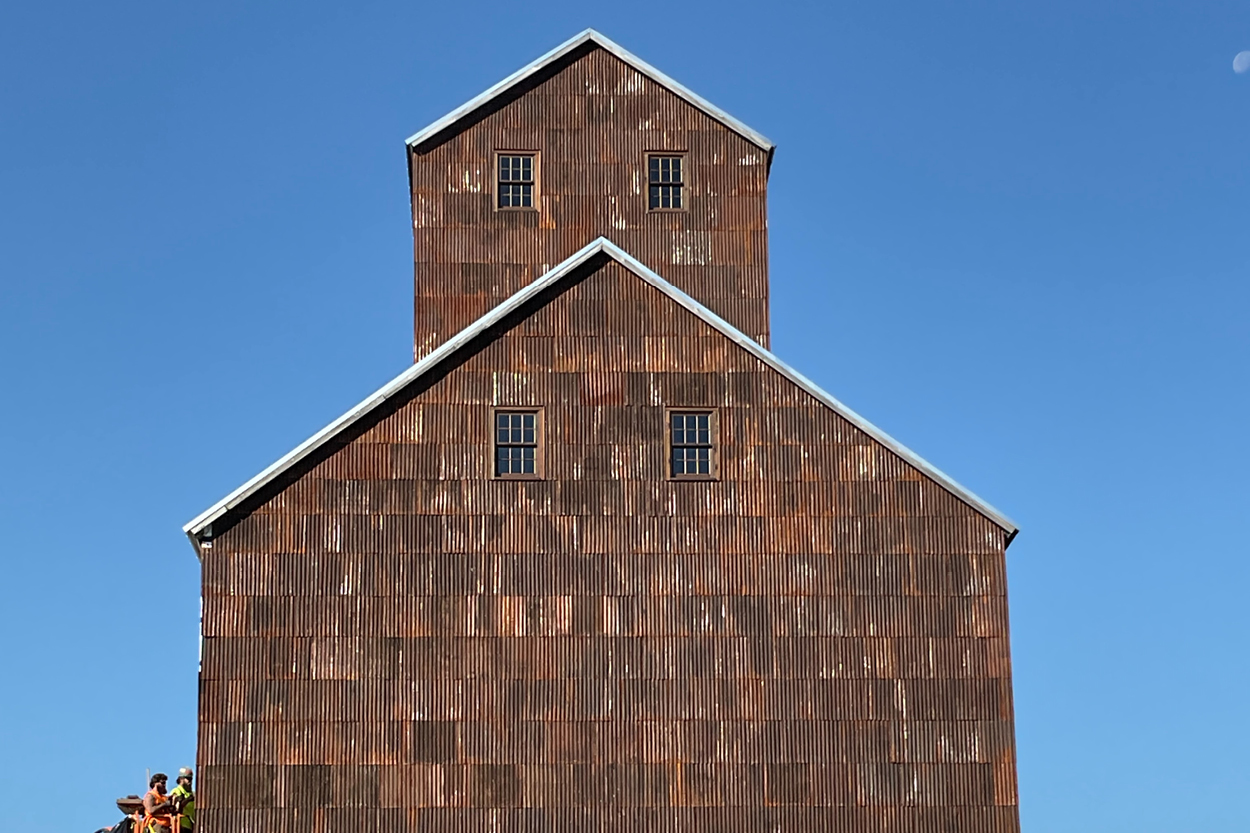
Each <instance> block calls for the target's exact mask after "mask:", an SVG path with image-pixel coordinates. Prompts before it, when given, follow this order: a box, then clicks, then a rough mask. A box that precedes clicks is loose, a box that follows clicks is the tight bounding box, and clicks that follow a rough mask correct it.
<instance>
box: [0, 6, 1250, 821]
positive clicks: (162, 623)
mask: <svg viewBox="0 0 1250 833" xmlns="http://www.w3.org/2000/svg"><path fill="white" fill-rule="evenodd" d="M586 26H594V27H596V28H598V29H600V30H601V31H603V32H604V33H605V34H607V35H608V36H609V37H611V38H614V39H615V40H617V41H619V42H620V43H621V44H622V45H624V46H625V47H626V48H628V49H630V50H632V51H634V52H635V53H637V54H638V55H639V56H641V57H642V58H643V59H645V60H647V61H650V62H651V63H653V64H655V65H656V66H658V67H660V68H661V69H663V70H664V71H665V72H667V73H668V74H670V75H672V76H673V77H674V78H677V79H678V80H680V81H681V82H683V83H685V84H686V85H688V86H690V87H691V88H693V89H694V90H696V91H698V92H699V93H701V94H702V95H704V96H705V97H707V98H708V99H710V100H712V101H713V102H716V103H717V104H718V105H720V106H722V107H723V108H725V109H726V110H728V111H729V112H731V113H733V114H734V115H735V116H737V117H739V118H741V119H742V120H744V121H745V122H747V123H748V124H750V125H752V126H753V127H755V128H757V129H759V130H760V131H761V132H763V133H764V134H766V135H767V136H769V137H770V138H772V139H773V140H774V141H776V142H777V143H778V145H779V147H778V151H777V156H776V161H775V164H774V166H773V175H772V189H771V213H770V221H771V228H772V281H773V301H774V304H773V331H774V334H775V335H774V339H775V340H774V347H775V349H776V351H777V352H778V353H779V354H780V355H781V356H782V358H784V359H785V360H787V361H789V362H790V363H792V364H794V365H795V366H797V367H798V368H799V369H801V370H802V371H803V372H804V373H806V374H808V375H809V376H811V377H812V378H813V379H815V380H816V381H817V382H818V383H820V384H821V385H822V386H824V387H826V388H827V389H828V390H830V391H831V392H832V393H833V394H834V395H835V396H838V397H839V398H841V399H842V400H843V401H845V402H846V403H848V404H849V405H850V406H851V407H853V408H855V409H856V410H858V411H859V412H861V413H862V414H864V415H865V416H867V417H868V418H869V419H871V420H873V421H874V422H876V423H877V424H878V425H880V426H882V427H883V428H884V429H885V430H887V431H889V432H890V433H892V434H893V435H894V436H896V437H898V438H899V439H901V440H902V441H903V442H905V443H906V444H908V445H909V446H911V447H912V448H914V449H915V450H917V451H918V452H919V453H920V454H922V455H924V456H925V457H926V458H928V459H929V460H931V461H932V462H933V463H935V464H936V465H937V466H939V467H940V468H942V469H944V470H946V471H947V472H949V473H950V474H951V475H952V476H954V477H955V478H956V479H958V480H959V481H961V482H963V483H965V484H966V485H968V486H969V487H970V488H972V489H973V490H974V491H976V492H977V493H979V494H980V495H982V496H983V497H985V498H986V499H987V500H989V501H990V502H991V503H993V504H995V505H996V506H998V507H999V508H1001V509H1002V510H1003V511H1005V512H1007V513H1008V514H1010V515H1012V516H1013V517H1014V518H1015V519H1016V520H1017V521H1018V522H1019V523H1020V525H1021V527H1022V530H1023V531H1022V532H1021V534H1020V537H1019V539H1018V540H1017V541H1016V542H1015V544H1014V545H1013V546H1012V547H1011V550H1010V552H1009V565H1010V566H1009V569H1010V582H1011V614H1012V628H1013V646H1012V647H1013V652H1014V662H1015V674H1016V677H1015V681H1016V685H1015V693H1016V707H1017V729H1018V741H1019V761H1020V784H1021V801H1022V814H1023V820H1024V826H1025V830H1026V831H1029V832H1030V833H1042V831H1084V830H1089V831H1099V832H1100V833H1111V832H1112V831H1131V833H1154V831H1158V832H1159V833H1182V832H1183V831H1201V833H1217V831H1244V830H1247V829H1250V801H1247V796H1250V756H1247V754H1246V749H1247V747H1248V746H1250V730H1248V729H1247V723H1246V721H1245V718H1244V715H1245V713H1246V709H1245V707H1244V701H1245V699H1246V688H1247V684H1248V683H1250V673H1248V672H1247V657H1248V655H1250V654H1248V651H1247V642H1248V637H1250V628H1248V626H1247V616H1246V608H1247V604H1246V601H1245V596H1246V586H1247V583H1248V580H1250V568H1248V567H1247V562H1248V558H1247V555H1248V553H1247V546H1246V543H1245V534H1244V524H1245V520H1246V515H1247V497H1248V489H1247V477H1246V472H1247V468H1248V467H1250V444H1248V443H1247V432H1246V430H1245V429H1246V421H1247V420H1246V410H1247V405H1248V404H1250V395H1248V393H1247V382H1248V381H1250V380H1248V379H1247V352H1248V348H1250V335H1248V332H1250V328H1248V327H1247V323H1246V317H1247V315H1246V313H1247V305H1248V302H1250V289H1247V276H1248V267H1250V167H1248V164H1247V163H1248V150H1250V73H1248V74H1245V75H1238V74H1235V73H1234V72H1233V69H1232V60H1233V57H1234V55H1236V54H1237V52H1238V51H1240V50H1243V49H1250V6H1247V5H1246V4H1245V3H1244V2H1238V3H1234V2H1194V0H1187V1H1186V2H1180V0H1174V1H1173V2H1170V3H1164V2H1148V1H1147V0H1133V2H1127V1H1126V2H1114V3H1113V2H1096V1H1095V2H1091V0H1050V2H1045V3H1042V2H1034V3H1027V4H1026V3H1002V2H988V0H987V1H986V2H962V3H941V4H935V3H927V2H911V1H910V0H900V2H895V3H855V4H828V3H812V4H810V5H808V6H805V7H800V6H789V5H786V4H764V5H760V4H749V5H747V4H743V5H741V6H734V5H733V4H728V3H723V2H720V3H710V2H708V3H701V4H694V3H690V4H680V3H673V2H671V0H670V1H669V2H650V1H649V0H644V2H634V3H629V4H611V5H606V4H605V5H603V6H597V5H595V4H588V3H572V2H567V3H526V4H521V5H515V4H492V3H480V2H472V1H471V0H469V1H468V2H456V3H403V4H401V3H381V2H361V3H353V4H342V3H324V2H321V0H308V1H307V2H302V3H289V4H281V5H279V4H271V3H257V2H249V3H242V2H216V3H207V4H206V3H186V2H170V0H165V2H160V3H156V2H147V3H134V2H124V0H123V2H115V3H81V2H74V3H67V2H44V3H33V2H26V3H18V2H14V3H9V4H6V5H5V7H4V11H3V12H0V82H2V83H0V321H2V324H0V353H2V354H3V356H4V357H5V358H4V361H3V364H0V396H2V397H3V408H0V427H2V428H3V431H4V435H5V437H6V440H7V441H6V442H5V444H4V447H3V451H0V472H3V477H0V557H2V559H3V561H2V563H3V573H2V574H0V576H2V577H0V807H4V808H5V809H4V811H3V815H4V816H5V817H6V818H7V820H8V826H9V827H11V828H13V829H18V828H20V829H22V830H24V831H30V833H42V831H48V832H49V833H52V831H57V833H61V831H73V830H81V831H88V830H92V829H94V828H95V827H97V826H99V825H103V824H105V823H111V822H112V821H113V820H115V816H116V813H115V810H114V808H113V807H112V799H113V798H114V797H115V796H116V795H119V794H122V793H125V792H133V791H137V790H139V789H140V788H141V786H142V785H141V783H140V782H141V779H142V776H143V771H144V768H145V767H154V768H162V769H165V770H172V769H174V768H176V767H177V766H179V765H181V764H184V763H188V762H190V761H191V760H192V756H193V750H194V738H195V734H194V721H195V673H196V604H197V593H198V569H197V563H196V560H195V557H194V555H193V553H192V550H191V547H190V546H189V544H188V543H187V541H186V540H185V539H184V538H183V536H182V533H181V531H180V527H181V525H182V523H184V522H185V521H187V520H189V519H190V518H191V517H192V516H194V515H195V514H197V513H198V512H199V511H200V510H202V509H204V508H206V507H207V506H209V505H210V504H212V503H213V502H214V501H216V500H217V499H218V498H220V497H221V496H223V495H224V494H225V493H226V492H228V491H229V490H230V489H232V488H234V487H235V486H237V485H238V484H239V483H241V482H242V481H243V480H245V479H247V478H248V477H250V476H251V475H252V474H254V473H256V472H257V471H258V470H260V469H261V468H263V467H264V466H265V465H267V464H268V463H270V462H271V461H272V460H273V459H275V458H276V457H278V456H279V455H281V454H282V453H284V452H285V451H287V450H288V449H290V448H291V447H292V446H294V445H295V444H296V443H298V442H299V441H301V440H302V439H304V438H305V437H306V436H308V435H309V434H311V433H312V432H314V431H315V430H317V429H318V428H320V427H321V426H322V425H324V424H325V423H326V422H328V421H329V420H330V419H332V418H333V417H335V416H336V415H338V414H339V413H340V412H342V411H343V410H345V409H346V408H347V407H349V406H350V405H352V404H354V403H355V402H356V401H357V400H359V399H360V398H361V397H362V396H363V395H364V394H366V393H367V392H369V391H370V390H372V389H373V388H374V387H376V386H377V385H379V384H380V383H382V382H383V381H385V380H387V379H389V378H390V377H391V376H393V375H394V374H396V373H397V372H399V371H400V370H402V369H403V368H404V367H406V366H407V365H408V363H409V362H410V355H411V354H410V351H411V332H410V328H411V295H410V292H411V286H410V283H411V263H410V261H411V257H410V255H411V235H410V228H409V216H408V207H407V202H406V175H405V172H404V156H403V139H404V138H405V137H406V136H408V135H409V134H411V133H412V132H414V131H416V130H417V129H419V128H421V127H423V126H424V125H425V124H427V123H428V122H430V121H432V120H434V119H435V118H437V117H439V116H441V115H442V114H443V113H445V112H446V111H448V110H450V109H452V108H454V107H456V106H457V105H459V104H460V103H462V102H463V101H465V100H466V99H468V98H470V97H471V96H473V95H475V94H476V93H478V92H479V91H481V90H482V89H484V88H486V87H487V86H489V85H490V84H492V83H494V82H495V81H497V80H498V79H500V78H502V77H503V76H505V75H507V74H508V73H510V72H512V71H513V70H515V69H516V68H518V67H519V66H521V65H523V64H525V63H527V62H529V61H530V60H532V59H533V58H535V57H537V56H538V55H539V54H541V53H543V52H545V51H546V50H547V49H549V48H550V47H552V46H554V45H556V44H557V43H559V42H561V41H563V40H564V39H566V38H568V37H570V36H571V35H573V34H574V33H576V32H577V31H579V30H581V29H582V28H584V27H586ZM136 666H138V667H140V668H142V669H144V670H143V671H142V672H141V673H136V672H135V671H134V668H135V667H136ZM62 786H64V787H65V788H67V790H68V792H67V796H68V806H66V807H63V808H62V807H58V808H57V810H56V812H55V813H52V814H49V813H46V812H44V811H43V810H39V811H36V810H35V809H33V808H34V807H39V806H44V805H46V804H47V803H48V802H49V800H50V799H52V798H54V797H55V796H56V795H57V794H58V790H59V789H60V788H61V787H62ZM54 803H55V802H54Z"/></svg>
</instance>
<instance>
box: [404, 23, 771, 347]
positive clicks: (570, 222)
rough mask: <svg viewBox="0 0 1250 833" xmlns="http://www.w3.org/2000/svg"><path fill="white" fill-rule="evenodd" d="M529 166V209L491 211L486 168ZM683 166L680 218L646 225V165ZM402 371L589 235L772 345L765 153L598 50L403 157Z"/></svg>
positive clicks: (659, 218) (656, 218)
mask: <svg viewBox="0 0 1250 833" xmlns="http://www.w3.org/2000/svg"><path fill="white" fill-rule="evenodd" d="M501 150H512V151H536V152H537V153H538V158H539V175H538V185H537V210H535V211H521V210H503V211H497V210H496V209H495V204H496V202H495V187H496V182H495V169H494V164H495V163H494V154H495V153H496V152H497V151H501ZM653 151H675V152H681V153H684V154H685V157H686V181H687V185H686V189H685V191H686V193H685V204H686V206H687V209H686V210H684V211H670V212H648V211H647V154H648V153H649V152H653ZM409 163H410V173H411V177H412V217H413V238H414V260H415V293H416V297H415V306H414V344H413V352H414V357H415V358H417V359H419V358H421V357H422V356H424V355H426V354H427V353H429V352H430V351H431V350H433V349H434V348H435V347H437V346H438V345H439V344H441V343H442V342H443V341H446V340H447V339H448V338H450V337H451V336H453V335H455V334H456V333H458V332H459V331H460V330H462V329H464V328H465V327H467V326H468V325H469V324H471V323H473V322H474V321H476V320H477V319H478V318H480V317H481V316H482V314H483V313H485V312H487V311H488V310H489V309H491V308H492V307H494V306H495V305H496V304H498V303H499V302H500V301H503V300H504V299H506V298H508V297H510V296H511V295H512V294H513V293H515V292H516V291H517V290H519V289H521V288H522V287H524V286H525V285H527V284H529V283H530V282H531V281H533V280H534V279H535V278H536V277H539V276H541V275H542V274H543V273H545V272H546V271H547V270H548V269H550V268H552V267H554V266H555V265H557V264H559V263H560V262H562V261H563V260H565V259H566V258H568V257H569V256H570V255H572V254H573V253H574V252H576V251H577V250H578V249H580V248H582V247H583V246H585V245H586V244H587V243H589V242H590V241H592V240H594V239H595V238H597V237H599V236H600V235H602V236H605V237H607V238H608V239H610V240H611V241H612V242H614V243H616V244H617V245H618V246H621V247H622V248H624V249H625V250H626V251H628V252H629V253H630V254H632V255H634V256H635V257H637V258H638V259H639V260H641V261H642V262H643V263H645V264H646V265H647V266H649V267H651V268H652V269H655V270H656V271H658V272H659V273H660V274H662V275H664V277H665V278H666V279H667V280H669V281H670V282H672V283H673V284H674V285H676V286H677V287H678V288H680V289H682V290H683V291H685V292H687V293H688V294H690V295H692V296H693V297H695V298H696V299H698V300H699V301H700V302H702V303H703V304H704V305H706V306H707V307H709V308H710V309H711V310H712V311H713V312H715V313H717V314H718V315H720V316H721V317H722V318H724V319H725V320H726V321H728V322H729V323H731V324H733V325H734V326H736V327H737V328H738V329H740V330H742V331H743V332H744V333H746V334H747V335H749V336H751V337H752V338H754V339H756V340H757V341H759V342H760V343H761V344H763V345H764V346H766V347H767V346H768V335H769V332H768V233H767V223H766V208H767V206H766V196H767V186H768V159H767V154H766V153H765V152H764V151H763V150H761V149H760V148H759V147H757V146H756V145H754V144H752V143H750V142H748V141H747V140H746V139H744V138H742V137H741V136H739V135H738V134H736V133H734V132H732V131H730V130H729V129H727V128H726V127H725V126H724V125H722V124H720V123H719V122H717V121H715V120H713V119H712V118H710V117H709V116H707V115H706V114H705V113H703V112H702V111H701V110H698V109H697V108H695V107H692V106H691V105H690V104H688V103H687V102H686V101H684V100H682V99H681V98H679V97H677V96H676V95H674V94H672V93H670V92H669V91H668V90H666V89H664V88H663V87H661V86H659V85H657V84H656V83H655V82H653V81H651V80H650V79H648V78H646V77H645V76H643V75H642V74H641V73H639V72H637V71H636V70H634V69H633V68H632V67H630V66H629V65H627V64H626V63H624V62H623V61H621V60H620V59H619V58H617V57H616V56H614V55H612V54H611V53H609V52H605V51H603V50H602V49H599V48H597V47H596V48H594V49H591V50H590V51H589V52H587V51H585V50H582V51H580V52H577V53H574V54H573V55H571V56H570V57H569V59H568V60H566V61H564V62H561V63H560V64H559V65H557V66H553V67H552V68H551V70H550V72H548V73H546V74H544V75H543V76H542V77H541V78H540V79H539V81H538V83H536V84H534V85H533V86H532V88H530V89H527V90H526V91H525V92H524V94H522V95H520V96H519V97H516V98H515V100H511V101H510V102H509V103H506V104H504V105H503V106H502V107H500V108H498V109H496V110H494V111H493V112H490V113H489V114H488V115H485V116H484V117H483V118H481V119H480V121H478V122H477V123H476V124H473V125H472V126H470V127H467V128H466V129H463V130H461V131H460V132H458V133H455V134H454V135H452V136H450V137H449V138H448V137H442V138H441V139H438V140H435V141H431V142H427V143H426V144H425V145H424V146H422V147H419V148H417V149H416V150H415V151H414V152H412V153H410V158H409Z"/></svg>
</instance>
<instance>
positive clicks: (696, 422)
mask: <svg viewBox="0 0 1250 833" xmlns="http://www.w3.org/2000/svg"><path fill="white" fill-rule="evenodd" d="M713 433H714V425H713V420H712V414H711V412H709V411H673V412H671V413H670V414H669V448H670V449H671V453H672V466H671V469H670V472H671V473H672V476H673V477H691V476H695V477H699V476H706V477H710V476H711V475H712V474H713V473H714V464H715V459H714V457H713V444H712V438H713Z"/></svg>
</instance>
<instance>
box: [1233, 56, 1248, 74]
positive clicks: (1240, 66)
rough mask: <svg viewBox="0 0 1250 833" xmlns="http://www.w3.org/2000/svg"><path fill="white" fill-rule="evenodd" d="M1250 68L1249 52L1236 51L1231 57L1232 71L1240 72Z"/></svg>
mask: <svg viewBox="0 0 1250 833" xmlns="http://www.w3.org/2000/svg"><path fill="white" fill-rule="evenodd" d="M1248 69H1250V52H1238V53H1237V57H1236V58H1233V72H1236V73H1242V72H1245V71H1246V70H1248Z"/></svg>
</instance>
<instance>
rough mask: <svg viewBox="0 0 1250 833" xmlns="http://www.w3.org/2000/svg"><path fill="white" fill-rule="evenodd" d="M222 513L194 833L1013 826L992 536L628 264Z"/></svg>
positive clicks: (591, 280)
mask: <svg viewBox="0 0 1250 833" xmlns="http://www.w3.org/2000/svg"><path fill="white" fill-rule="evenodd" d="M583 242H584V241H583ZM666 268H667V267H666ZM692 362H693V366H692ZM499 407H509V408H518V409H524V408H542V409H543V414H544V420H545V429H544V430H545V447H544V455H545V460H544V462H545V471H544V479H542V480H526V481H510V480H499V479H496V478H494V477H493V476H492V474H493V470H492V465H493V450H494V449H493V435H492V414H493V413H494V409H496V408H499ZM668 408H707V409H716V411H717V414H718V417H719V421H720V426H719V443H720V444H719V447H718V454H719V470H718V478H719V479H718V480H716V481H674V480H670V479H667V478H666V476H665V475H666V466H667V459H666V444H665V436H666V434H665V432H666V430H667V424H666V421H665V413H666V409H668ZM215 527H216V531H215V537H214V538H213V540H212V544H211V547H208V548H206V549H205V550H204V551H203V570H204V584H203V587H204V654H203V668H202V674H201V694H200V702H201V710H200V737H199V742H200V748H199V764H200V767H201V785H200V804H201V808H202V810H201V824H202V826H203V829H204V830H205V831H206V833H217V832H218V831H226V830H230V831H240V833H270V832H271V831H290V832H291V833H295V831H301V832H302V831H327V833H337V831H340V830H342V831H348V830H350V831H353V833H355V831H362V830H363V831H376V833H381V832H382V831H389V830H403V829H415V830H423V831H457V833H459V831H463V830H503V831H535V833H537V831H551V830H567V831H592V830H604V831H608V830H612V831H617V830H620V831H625V830H639V831H674V833H675V831H679V830H683V831H684V830H699V831H718V830H724V831H729V830H734V831H743V830H758V831H764V830H773V829H776V828H778V827H780V829H784V830H813V831H815V830H833V831H848V832H849V831H852V830H854V831H864V830H871V831H887V830H889V831H928V830H932V831H938V830H958V831H969V832H970V833H991V832H992V833H1000V831H1016V830H1018V820H1017V812H1016V806H1015V805H1016V788H1015V765H1014V761H1015V754H1014V741H1013V730H1012V701H1011V685H1010V681H1011V670H1010V655H1009V645H1008V627H1007V604H1006V576H1005V549H1006V544H1007V533H1006V532H1005V531H1004V529H1003V528H1001V527H1000V526H999V525H997V524H995V523H993V522H992V521H991V520H989V519H988V518H987V517H986V516H985V515H984V514H982V513H980V512H978V511H977V510H975V509H974V508H973V507H971V506H970V505H969V504H968V503H966V502H964V501H962V500H960V499H959V498H958V497H956V496H955V495H953V494H952V493H951V491H950V490H949V489H948V488H946V487H944V486H942V485H941V484H939V483H936V482H935V481H934V480H933V479H931V478H930V477H928V476H927V475H926V474H925V473H924V472H922V471H920V470H918V469H917V468H916V467H914V466H912V465H911V464H910V463H909V462H907V461H906V460H904V459H903V458H901V457H900V456H899V455H897V454H896V453H894V451H892V450H891V449H889V448H887V447H885V446H884V445H882V444H881V443H880V442H878V441H877V440H875V439H874V438H873V437H871V436H869V435H868V434H867V433H865V432H864V431H863V430H861V429H860V428H858V427H857V426H855V425H854V424H852V423H851V422H850V421H848V420H847V419H845V418H843V417H842V416H840V415H839V414H838V413H836V412H834V411H833V410H832V409H831V408H830V407H829V406H828V405H826V404H825V403H823V402H821V401H819V400H817V399H816V398H814V397H813V396H812V395H811V394H810V393H809V392H807V391H806V390H804V389H803V388H801V387H799V386H798V385H796V384H795V383H794V382H793V381H792V380H790V379H788V378H786V377H785V376H783V375H781V374H780V373H778V372H777V371H776V370H775V369H774V368H773V367H771V366H769V365H767V364H766V363H764V362H762V361H761V360H760V359H759V358H758V357H757V356H755V355H753V354H752V353H750V352H749V351H747V350H745V349H743V348H742V347H741V346H739V345H737V344H735V343H733V342H732V341H730V340H729V339H728V338H726V336H725V335H724V334H723V333H722V332H720V331H719V330H716V329H714V328H713V327H711V326H709V325H708V323H707V322H706V321H704V320H702V319H700V318H699V317H697V316H696V315H694V314H692V313H691V312H690V311H689V310H688V309H686V308H684V307H682V306H680V305H678V304H677V303H676V302H674V300H673V299H672V298H671V297H669V296H667V295H665V294H664V293H662V292H660V291H659V290H657V289H656V288H655V287H653V286H651V285H649V284H647V283H646V282H644V281H643V280H640V279H639V278H638V276H637V275H635V274H633V273H631V272H629V271H628V270H627V269H625V268H624V267H623V266H621V265H619V264H618V263H616V262H612V261H608V262H606V263H602V264H600V265H599V266H598V267H597V268H594V269H588V270H586V271H585V272H584V273H582V274H579V275H578V276H577V277H576V279H571V280H569V281H568V282H567V284H564V285H561V287H560V291H559V292H553V293H551V295H549V296H547V297H545V298H544V299H543V303H541V304H535V305H532V306H530V307H527V308H526V309H525V310H524V314H518V315H516V316H513V317H511V318H510V319H509V320H508V321H507V323H506V325H501V326H499V327H496V328H494V329H492V330H490V331H489V332H488V333H486V334H484V335H483V336H482V337H481V338H480V339H478V340H477V341H475V342H474V343H472V344H471V345H469V346H468V347H467V348H466V349H464V350H463V351H462V353H460V354H457V356H456V359H455V361H451V362H448V366H447V369H446V370H445V371H443V372H441V373H438V374H432V375H431V376H429V377H422V378H421V379H420V380H419V381H418V382H416V383H414V384H413V385H412V386H411V387H410V388H409V389H406V390H405V391H404V392H403V394H402V395H401V396H397V397H395V398H394V400H392V401H390V402H388V404H387V406H386V407H383V408H379V409H377V410H376V411H373V412H371V413H370V414H369V415H368V416H367V417H366V418H364V419H362V420H361V421H360V422H359V423H357V424H355V425H354V426H352V428H351V430H350V431H348V432H346V433H345V434H343V435H342V436H340V437H337V438H336V439H335V440H334V442H333V443H331V444H329V445H327V446H325V447H324V448H323V449H321V450H320V451H319V452H318V453H317V454H316V455H313V456H310V457H308V458H306V459H305V460H303V461H301V462H300V464H299V465H298V466H296V467H295V468H293V469H292V470H290V471H289V472H286V473H285V474H284V475H283V477H282V478H281V480H279V481H275V482H274V483H273V484H272V485H270V486H268V487H267V488H266V490H265V491H264V492H262V493H258V495H257V496H256V498H255V499H254V500H253V501H252V502H251V503H250V504H249V505H247V506H245V507H242V508H240V509H238V510H236V511H233V512H232V513H231V514H230V515H229V516H228V517H227V518H225V519H223V520H222V521H221V522H219V523H216V524H215Z"/></svg>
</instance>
